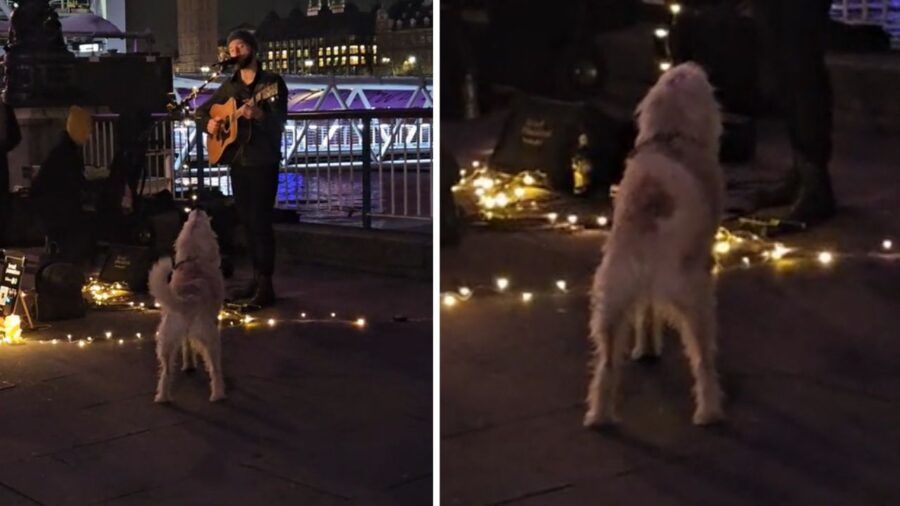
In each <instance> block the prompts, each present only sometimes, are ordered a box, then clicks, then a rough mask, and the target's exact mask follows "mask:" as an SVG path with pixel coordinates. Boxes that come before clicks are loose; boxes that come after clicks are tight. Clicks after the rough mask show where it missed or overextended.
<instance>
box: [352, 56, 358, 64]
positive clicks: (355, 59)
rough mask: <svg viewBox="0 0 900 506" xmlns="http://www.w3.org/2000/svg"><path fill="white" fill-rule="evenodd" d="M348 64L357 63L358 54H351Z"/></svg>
mask: <svg viewBox="0 0 900 506" xmlns="http://www.w3.org/2000/svg"><path fill="white" fill-rule="evenodd" d="M350 65H359V56H351V57H350Z"/></svg>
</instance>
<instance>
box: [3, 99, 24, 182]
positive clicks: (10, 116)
mask: <svg viewBox="0 0 900 506" xmlns="http://www.w3.org/2000/svg"><path fill="white" fill-rule="evenodd" d="M0 107H3V114H2V116H3V117H2V118H0V121H5V122H6V135H5V136H4V137H0V179H2V180H4V181H6V186H5V187H3V188H2V190H3V191H9V161H8V160H7V158H6V155H7V154H8V153H9V152H10V151H12V150H13V149H15V148H16V146H18V145H19V142H21V141H22V132H21V131H20V130H19V122H18V121H16V111H15V110H14V109H13V108H12V106H10V105H9V104H0ZM0 184H2V181H0Z"/></svg>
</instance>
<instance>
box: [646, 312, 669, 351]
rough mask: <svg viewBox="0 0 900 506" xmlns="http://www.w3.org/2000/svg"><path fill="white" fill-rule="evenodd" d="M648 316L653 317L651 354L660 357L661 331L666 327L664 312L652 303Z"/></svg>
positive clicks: (661, 346) (661, 345) (661, 347)
mask: <svg viewBox="0 0 900 506" xmlns="http://www.w3.org/2000/svg"><path fill="white" fill-rule="evenodd" d="M650 317H651V318H653V323H652V325H653V354H654V355H656V356H657V357H661V356H662V349H663V331H665V328H666V319H665V314H664V313H663V312H662V311H661V310H660V309H659V308H658V307H657V306H655V305H654V306H652V310H651V312H650Z"/></svg>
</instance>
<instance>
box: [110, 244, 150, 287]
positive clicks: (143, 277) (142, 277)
mask: <svg viewBox="0 0 900 506" xmlns="http://www.w3.org/2000/svg"><path fill="white" fill-rule="evenodd" d="M154 258H155V255H154V254H153V250H151V249H150V248H148V247H145V246H130V245H125V244H112V245H110V247H109V254H108V255H107V257H106V261H105V262H104V263H103V269H102V270H101V271H100V278H99V279H100V281H103V282H104V283H116V282H119V283H125V284H126V285H128V288H129V289H130V290H131V291H133V292H146V291H147V274H148V273H149V272H150V266H151V264H152V263H153V259H154Z"/></svg>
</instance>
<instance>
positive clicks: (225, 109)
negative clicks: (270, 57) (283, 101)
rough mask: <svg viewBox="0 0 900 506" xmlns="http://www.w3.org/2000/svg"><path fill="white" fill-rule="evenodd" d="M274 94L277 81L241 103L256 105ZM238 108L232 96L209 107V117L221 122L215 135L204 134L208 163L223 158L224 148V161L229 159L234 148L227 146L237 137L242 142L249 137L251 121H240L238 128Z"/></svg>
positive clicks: (216, 161) (231, 144)
mask: <svg viewBox="0 0 900 506" xmlns="http://www.w3.org/2000/svg"><path fill="white" fill-rule="evenodd" d="M276 96H278V83H272V84H269V85H267V86H266V87H265V88H263V89H261V90H259V91H258V92H257V93H256V94H255V95H253V96H252V97H250V100H248V101H246V102H245V103H244V104H243V105H251V106H252V105H256V104H258V103H259V102H262V101H263V100H268V99H270V98H272V97H276ZM238 109H240V106H238V105H237V101H236V100H235V99H234V98H233V97H232V98H229V99H228V101H227V102H225V103H224V104H216V105H214V106H212V107H211V108H210V109H209V117H210V118H211V119H218V120H222V124H221V125H219V131H218V132H217V133H216V135H207V136H206V150H207V152H208V153H209V163H210V165H212V164H216V163H219V161H220V160H223V155H225V151H226V150H228V156H226V157H224V161H225V162H228V161H230V159H231V158H232V157H233V156H234V151H235V150H234V149H230V150H229V149H228V148H229V147H231V146H233V145H235V144H236V141H237V140H238V138H239V137H240V139H241V140H242V142H246V141H247V140H249V139H250V133H251V132H250V125H251V123H250V122H249V121H244V122H241V123H240V125H241V126H240V128H238V119H240V118H242V116H241V115H240V114H238ZM202 127H203V128H206V125H203V126H202Z"/></svg>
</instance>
